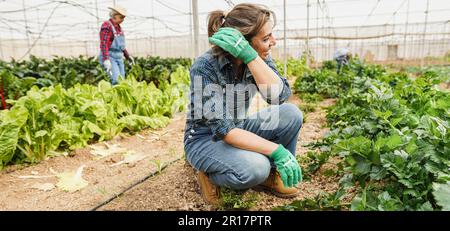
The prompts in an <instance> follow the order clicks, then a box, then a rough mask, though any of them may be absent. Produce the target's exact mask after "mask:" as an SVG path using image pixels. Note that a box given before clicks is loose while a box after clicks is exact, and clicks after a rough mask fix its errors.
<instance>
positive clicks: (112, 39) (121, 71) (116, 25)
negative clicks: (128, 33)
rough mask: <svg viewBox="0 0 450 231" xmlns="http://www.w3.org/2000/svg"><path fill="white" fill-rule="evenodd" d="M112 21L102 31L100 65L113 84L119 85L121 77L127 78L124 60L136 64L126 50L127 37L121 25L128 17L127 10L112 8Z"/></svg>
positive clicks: (118, 7) (105, 24) (103, 25)
mask: <svg viewBox="0 0 450 231" xmlns="http://www.w3.org/2000/svg"><path fill="white" fill-rule="evenodd" d="M110 9H111V12H110V17H111V18H110V19H109V20H108V21H105V22H104V23H103V24H102V26H101V29H100V63H101V64H102V66H103V67H104V68H105V70H106V72H107V73H108V75H109V77H110V78H111V83H112V84H113V85H115V84H117V82H118V77H119V75H120V76H122V77H125V66H124V63H123V58H124V56H125V58H126V59H127V60H128V61H130V62H132V63H133V64H134V59H133V58H132V57H131V56H130V55H129V53H128V51H127V49H126V48H125V36H124V33H123V30H122V28H121V27H120V24H121V23H122V22H123V20H124V19H125V16H126V10H125V9H124V8H122V7H120V6H115V7H110Z"/></svg>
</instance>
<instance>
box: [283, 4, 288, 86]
mask: <svg viewBox="0 0 450 231" xmlns="http://www.w3.org/2000/svg"><path fill="white" fill-rule="evenodd" d="M286 18H287V17H286V0H283V19H284V20H283V32H284V38H283V49H284V54H283V61H284V77H285V78H287V37H286Z"/></svg>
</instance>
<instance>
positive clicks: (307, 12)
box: [305, 0, 310, 66]
mask: <svg viewBox="0 0 450 231" xmlns="http://www.w3.org/2000/svg"><path fill="white" fill-rule="evenodd" d="M305 43H306V65H307V66H309V62H310V60H309V0H307V1H306V41H305Z"/></svg>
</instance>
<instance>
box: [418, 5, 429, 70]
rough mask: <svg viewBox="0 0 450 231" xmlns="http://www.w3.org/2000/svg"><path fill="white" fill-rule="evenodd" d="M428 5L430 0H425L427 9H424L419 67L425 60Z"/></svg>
mask: <svg viewBox="0 0 450 231" xmlns="http://www.w3.org/2000/svg"><path fill="white" fill-rule="evenodd" d="M429 7H430V1H429V0H427V10H426V11H425V25H424V26H423V37H422V51H421V55H422V59H421V61H420V66H421V67H423V65H424V61H425V37H426V33H427V24H428V10H429Z"/></svg>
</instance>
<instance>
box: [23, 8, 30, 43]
mask: <svg viewBox="0 0 450 231" xmlns="http://www.w3.org/2000/svg"><path fill="white" fill-rule="evenodd" d="M22 6H23V18H24V19H25V34H26V35H27V46H28V48H30V34H29V28H28V19H27V9H26V6H25V0H22Z"/></svg>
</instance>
